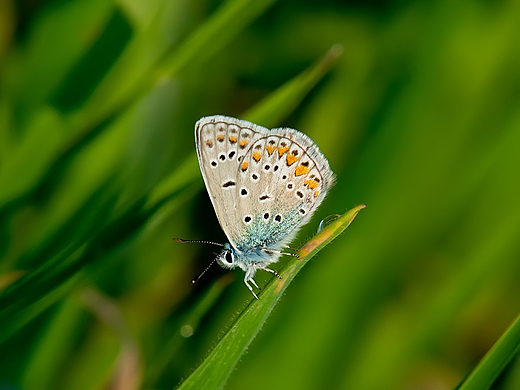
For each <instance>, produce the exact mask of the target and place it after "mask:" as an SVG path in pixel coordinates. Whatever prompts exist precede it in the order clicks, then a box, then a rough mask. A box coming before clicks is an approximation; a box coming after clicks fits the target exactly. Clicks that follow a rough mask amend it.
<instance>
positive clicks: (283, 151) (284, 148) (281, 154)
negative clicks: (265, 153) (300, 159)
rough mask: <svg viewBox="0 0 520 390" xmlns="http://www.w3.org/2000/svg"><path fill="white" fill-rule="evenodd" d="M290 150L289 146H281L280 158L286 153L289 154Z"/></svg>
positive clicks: (279, 149) (279, 150)
mask: <svg viewBox="0 0 520 390" xmlns="http://www.w3.org/2000/svg"><path fill="white" fill-rule="evenodd" d="M288 150H289V148H288V147H287V146H280V147H279V148H278V156H280V157H282V156H283V154H284V153H285V152H287V151H288Z"/></svg>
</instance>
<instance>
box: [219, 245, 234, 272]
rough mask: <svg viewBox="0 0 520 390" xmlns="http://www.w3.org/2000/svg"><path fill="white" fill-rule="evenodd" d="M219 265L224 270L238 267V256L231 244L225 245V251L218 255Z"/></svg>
mask: <svg viewBox="0 0 520 390" xmlns="http://www.w3.org/2000/svg"><path fill="white" fill-rule="evenodd" d="M216 260H217V263H218V265H220V266H221V267H222V268H226V269H232V268H235V267H236V266H237V261H236V260H237V256H236V253H235V251H234V250H233V249H232V248H231V246H230V245H229V244H226V245H224V249H222V251H221V252H220V253H219V254H218V255H217V258H216Z"/></svg>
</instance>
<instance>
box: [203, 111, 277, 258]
mask: <svg viewBox="0 0 520 390" xmlns="http://www.w3.org/2000/svg"><path fill="white" fill-rule="evenodd" d="M267 132H268V130H267V129H266V128H263V127H261V126H257V125H255V124H253V123H250V122H247V121H242V120H239V119H235V118H231V117H226V116H220V115H216V116H210V117H205V118H201V119H200V120H199V121H198V122H197V124H196V125H195V143H196V147H197V156H198V159H199V165H200V170H201V172H202V177H203V178H204V183H205V184H206V189H207V191H208V194H209V197H210V199H211V202H212V204H213V208H214V209H215V213H216V215H217V218H218V221H219V223H220V226H221V227H222V230H223V231H224V233H225V234H226V236H227V238H228V240H229V242H230V244H231V245H232V246H233V247H234V248H237V245H238V243H239V242H240V238H241V236H242V231H243V229H242V226H241V223H240V222H239V221H238V220H237V219H236V210H237V209H238V208H239V207H241V206H239V203H240V202H242V201H243V199H242V198H239V197H237V174H238V170H239V165H240V164H241V161H242V160H243V158H244V155H245V153H246V151H247V150H248V148H249V147H250V145H251V143H253V142H255V141H256V140H257V139H259V138H260V137H262V136H263V135H265V134H266V133H267ZM242 207H243V206H242Z"/></svg>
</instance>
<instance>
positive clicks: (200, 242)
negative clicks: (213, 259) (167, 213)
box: [172, 238, 224, 247]
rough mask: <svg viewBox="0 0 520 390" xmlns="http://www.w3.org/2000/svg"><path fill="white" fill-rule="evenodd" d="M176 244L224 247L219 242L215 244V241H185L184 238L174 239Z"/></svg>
mask: <svg viewBox="0 0 520 390" xmlns="http://www.w3.org/2000/svg"><path fill="white" fill-rule="evenodd" d="M172 240H173V241H175V242H180V243H182V244H209V245H216V246H222V247H223V246H224V244H221V243H219V242H213V241H205V240H184V239H182V238H172Z"/></svg>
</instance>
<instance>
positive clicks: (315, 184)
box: [303, 179, 318, 190]
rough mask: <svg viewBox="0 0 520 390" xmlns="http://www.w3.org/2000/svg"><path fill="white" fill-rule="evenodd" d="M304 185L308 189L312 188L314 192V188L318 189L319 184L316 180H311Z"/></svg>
mask: <svg viewBox="0 0 520 390" xmlns="http://www.w3.org/2000/svg"><path fill="white" fill-rule="evenodd" d="M303 185H305V186H307V188H310V189H311V190H312V189H313V188H316V187H318V182H317V181H316V180H311V179H309V180H305V181H304V183H303Z"/></svg>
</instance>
